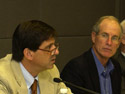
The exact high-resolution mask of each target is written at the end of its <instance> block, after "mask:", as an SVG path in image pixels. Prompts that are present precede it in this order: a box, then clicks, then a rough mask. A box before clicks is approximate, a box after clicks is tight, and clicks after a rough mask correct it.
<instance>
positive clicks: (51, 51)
mask: <svg viewBox="0 0 125 94" xmlns="http://www.w3.org/2000/svg"><path fill="white" fill-rule="evenodd" d="M53 45H54V46H55V48H54V49H52V50H47V49H40V48H39V49H38V50H41V51H46V52H49V53H50V54H51V55H54V54H55V52H56V50H58V49H59V43H53V44H52V45H51V46H50V47H49V49H51V48H52V46H53Z"/></svg>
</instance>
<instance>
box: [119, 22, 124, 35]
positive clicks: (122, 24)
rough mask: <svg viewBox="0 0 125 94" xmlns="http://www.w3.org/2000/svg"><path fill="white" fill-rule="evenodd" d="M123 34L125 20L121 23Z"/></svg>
mask: <svg viewBox="0 0 125 94" xmlns="http://www.w3.org/2000/svg"><path fill="white" fill-rule="evenodd" d="M120 24H121V26H122V30H123V33H125V20H123V21H122V22H121V23H120Z"/></svg>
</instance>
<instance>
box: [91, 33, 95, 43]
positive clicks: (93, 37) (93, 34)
mask: <svg viewBox="0 0 125 94" xmlns="http://www.w3.org/2000/svg"><path fill="white" fill-rule="evenodd" d="M91 38H92V43H95V39H96V32H92V33H91Z"/></svg>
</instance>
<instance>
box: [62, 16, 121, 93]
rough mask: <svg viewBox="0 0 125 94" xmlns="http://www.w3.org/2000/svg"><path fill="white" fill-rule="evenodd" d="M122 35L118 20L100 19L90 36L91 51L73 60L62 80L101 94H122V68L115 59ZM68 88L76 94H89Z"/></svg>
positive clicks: (65, 70) (104, 17)
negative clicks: (113, 57)
mask: <svg viewBox="0 0 125 94" xmlns="http://www.w3.org/2000/svg"><path fill="white" fill-rule="evenodd" d="M121 33H122V32H121V26H120V24H119V21H118V20H117V19H116V18H115V17H113V16H103V17H101V18H100V19H99V20H98V21H97V22H96V24H95V25H94V27H93V31H92V33H91V38H92V43H93V44H92V48H90V49H89V50H88V51H86V52H85V53H83V54H82V55H80V56H78V57H76V58H74V59H72V60H71V61H70V62H69V63H68V64H67V65H66V66H65V67H64V69H63V71H62V73H61V78H62V79H63V80H66V81H68V82H71V83H74V84H75V85H78V86H80V87H84V88H87V89H90V90H93V91H95V92H98V93H100V94H120V91H121V68H120V65H119V63H118V62H117V61H115V60H114V59H112V56H113V55H114V54H115V52H116V50H117V48H118V47H119V44H120V37H121ZM68 86H69V87H70V88H71V90H72V92H73V93H74V94H89V93H86V92H85V91H80V90H78V89H76V88H74V87H72V86H70V85H68ZM90 94H91V93H90Z"/></svg>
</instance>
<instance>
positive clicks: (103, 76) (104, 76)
mask: <svg viewBox="0 0 125 94" xmlns="http://www.w3.org/2000/svg"><path fill="white" fill-rule="evenodd" d="M91 51H92V54H93V56H94V59H95V63H96V67H97V70H98V74H99V81H100V89H101V94H112V84H111V78H110V73H111V72H112V70H113V69H114V66H113V64H112V62H111V60H110V59H109V60H108V62H107V65H106V67H104V66H103V65H102V64H101V62H100V61H99V60H98V58H97V57H96V55H95V53H94V51H93V49H92V50H91Z"/></svg>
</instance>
